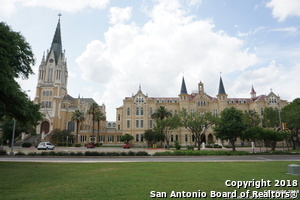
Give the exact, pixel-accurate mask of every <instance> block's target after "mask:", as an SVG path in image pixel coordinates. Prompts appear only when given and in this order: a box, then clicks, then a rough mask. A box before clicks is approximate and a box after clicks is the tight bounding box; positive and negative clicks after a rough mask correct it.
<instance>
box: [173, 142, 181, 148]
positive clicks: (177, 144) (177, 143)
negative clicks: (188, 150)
mask: <svg viewBox="0 0 300 200" xmlns="http://www.w3.org/2000/svg"><path fill="white" fill-rule="evenodd" d="M174 144H175V149H176V150H180V149H181V146H180V144H179V142H178V141H177V140H175V142H174Z"/></svg>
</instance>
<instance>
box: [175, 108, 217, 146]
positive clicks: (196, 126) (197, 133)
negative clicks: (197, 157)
mask: <svg viewBox="0 0 300 200" xmlns="http://www.w3.org/2000/svg"><path fill="white" fill-rule="evenodd" d="M179 115H180V120H181V124H182V125H183V126H184V127H185V128H186V129H188V130H189V131H190V133H191V134H192V137H194V139H195V141H196V143H197V146H198V150H200V147H201V143H202V142H204V141H202V139H201V135H202V134H204V135H205V133H206V132H207V131H208V129H209V128H210V127H211V126H212V125H213V124H214V123H215V121H216V119H215V117H213V115H212V114H211V113H210V112H206V113H204V114H202V113H200V112H199V111H197V112H195V113H188V112H187V111H186V109H182V110H181V111H180V114H179Z"/></svg>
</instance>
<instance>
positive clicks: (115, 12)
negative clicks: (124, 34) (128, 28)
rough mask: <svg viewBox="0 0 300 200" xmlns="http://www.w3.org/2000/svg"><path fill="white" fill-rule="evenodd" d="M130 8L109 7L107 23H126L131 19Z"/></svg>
mask: <svg viewBox="0 0 300 200" xmlns="http://www.w3.org/2000/svg"><path fill="white" fill-rule="evenodd" d="M131 12H132V8H131V7H126V8H118V7H111V8H110V9H109V22H110V23H111V24H119V23H124V22H126V21H128V20H129V19H130V18H131Z"/></svg>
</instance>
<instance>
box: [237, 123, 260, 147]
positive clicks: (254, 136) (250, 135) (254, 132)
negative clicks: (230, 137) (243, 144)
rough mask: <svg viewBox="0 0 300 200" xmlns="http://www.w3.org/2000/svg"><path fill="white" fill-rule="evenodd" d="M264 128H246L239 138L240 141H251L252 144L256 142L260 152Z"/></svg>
mask: <svg viewBox="0 0 300 200" xmlns="http://www.w3.org/2000/svg"><path fill="white" fill-rule="evenodd" d="M263 135H264V128H262V127H260V126H252V127H248V128H247V129H246V130H245V132H244V134H243V135H242V136H241V139H242V140H251V141H252V142H255V143H256V142H258V143H259V147H260V150H261V141H264V137H263Z"/></svg>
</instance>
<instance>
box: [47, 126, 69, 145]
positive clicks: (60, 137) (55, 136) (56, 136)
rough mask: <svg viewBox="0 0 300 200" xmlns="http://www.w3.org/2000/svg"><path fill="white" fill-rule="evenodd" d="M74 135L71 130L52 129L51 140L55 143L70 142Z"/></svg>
mask: <svg viewBox="0 0 300 200" xmlns="http://www.w3.org/2000/svg"><path fill="white" fill-rule="evenodd" d="M73 137H74V135H72V134H71V132H70V131H69V130H60V129H54V130H53V131H51V142H52V143H53V144H57V143H66V142H69V141H70V140H73ZM67 138H68V141H67Z"/></svg>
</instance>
